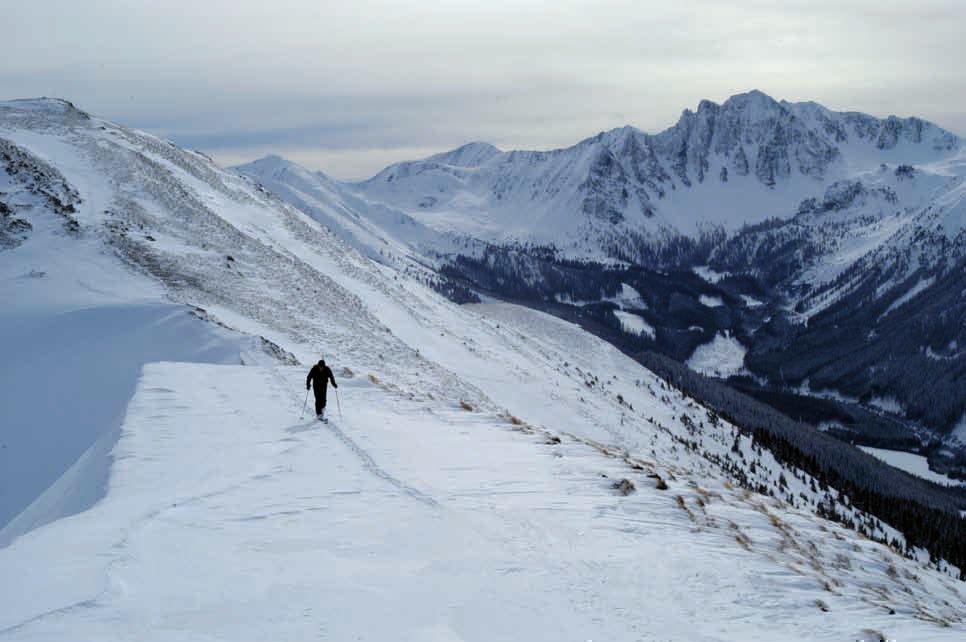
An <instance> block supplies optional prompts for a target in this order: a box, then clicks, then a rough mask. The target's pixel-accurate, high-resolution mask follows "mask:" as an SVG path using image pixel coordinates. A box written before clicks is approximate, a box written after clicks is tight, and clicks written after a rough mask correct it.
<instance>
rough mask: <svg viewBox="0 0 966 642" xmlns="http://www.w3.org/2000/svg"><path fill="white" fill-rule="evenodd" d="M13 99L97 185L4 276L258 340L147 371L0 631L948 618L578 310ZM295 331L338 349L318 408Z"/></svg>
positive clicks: (862, 622)
mask: <svg viewBox="0 0 966 642" xmlns="http://www.w3.org/2000/svg"><path fill="white" fill-rule="evenodd" d="M13 111H14V112H16V110H13ZM8 116H9V118H8V117H3V116H0V138H3V139H6V140H8V141H10V144H11V145H15V146H17V147H18V148H19V149H21V150H24V152H25V153H29V154H30V156H31V157H33V158H37V159H41V160H42V161H43V162H44V163H46V164H48V165H49V166H51V167H55V168H56V169H57V170H58V172H59V173H60V175H61V176H62V177H63V179H64V181H65V183H66V184H68V185H70V186H71V187H72V188H73V189H75V190H76V192H77V194H78V197H79V204H78V206H77V208H76V209H77V211H76V212H75V213H74V214H73V216H74V218H75V219H76V221H77V230H76V233H75V232H70V233H68V232H67V231H65V230H63V229H62V222H61V218H60V216H59V215H58V214H57V213H56V212H53V211H51V210H50V209H49V208H48V207H47V206H46V205H44V204H43V202H38V203H37V204H36V207H34V208H33V209H31V210H26V209H22V210H18V212H17V215H18V216H21V215H22V216H25V217H26V218H27V219H28V220H29V221H30V222H31V224H32V225H33V228H34V229H33V232H32V234H31V235H29V236H27V237H26V238H24V239H23V240H22V242H21V243H20V244H19V245H18V246H17V247H15V248H13V249H10V250H5V251H2V252H0V276H2V278H0V288H2V292H0V294H2V295H3V300H4V301H20V300H26V299H22V297H24V296H26V295H28V294H29V295H31V296H32V299H31V301H32V303H33V304H34V305H35V307H33V308H31V310H33V311H35V312H36V313H37V314H41V315H45V314H46V315H49V314H50V312H49V310H48V309H47V308H45V307H44V304H45V302H49V301H50V300H53V299H52V297H54V299H55V300H56V301H57V302H58V303H60V304H63V305H65V306H73V305H78V306H85V305H88V304H89V302H90V298H91V297H95V298H97V300H98V301H100V302H101V303H103V302H104V301H105V300H111V301H113V302H115V303H118V304H132V303H134V302H138V303H153V304H167V305H170V304H172V303H178V304H182V305H190V306H193V307H194V308H202V309H203V310H204V312H203V313H202V312H198V314H199V315H200V316H202V317H203V318H204V319H207V320H211V321H217V322H219V323H220V324H222V325H221V326H219V328H221V329H223V330H230V331H232V332H233V334H234V335H241V336H247V337H249V338H251V339H252V340H255V339H257V338H261V341H265V342H268V343H264V344H263V343H262V342H261V341H258V342H257V343H258V345H261V346H263V347H264V346H268V350H267V352H266V351H265V350H263V357H266V359H265V360H264V361H263V362H261V363H259V364H256V365H248V366H240V365H239V366H216V365H212V364H202V365H199V364H194V365H192V364H184V363H162V364H151V365H148V366H147V367H145V368H144V369H143V371H142V373H141V377H140V379H139V381H138V382H137V392H136V394H135V396H134V398H133V399H132V400H131V401H130V403H129V404H128V407H127V412H126V416H125V418H124V421H123V425H122V426H121V430H120V433H121V434H120V440H119V441H118V443H117V446H116V447H115V450H114V454H115V459H114V462H113V465H112V469H111V482H110V485H109V488H108V492H107V495H106V497H105V498H104V499H103V500H102V501H101V502H99V503H98V504H97V505H96V506H95V507H94V508H93V510H91V511H88V512H83V513H80V514H78V515H75V516H73V517H69V518H67V519H62V520H59V521H56V522H54V523H51V524H47V525H46V526H43V527H41V528H39V529H36V530H34V531H32V532H29V533H26V534H25V535H22V536H20V537H19V538H18V539H16V540H15V541H14V542H13V543H12V544H11V545H10V546H8V547H7V548H4V549H0V568H3V569H7V570H8V571H9V572H10V574H11V576H12V577H17V578H22V581H20V582H17V586H13V585H12V584H8V585H5V586H4V587H3V588H2V589H0V639H3V638H9V639H20V638H23V637H39V638H44V637H46V638H48V639H62V638H64V637H65V636H67V637H71V638H72V639H98V640H103V639H129V638H130V637H131V635H132V631H133V632H134V635H135V636H137V637H144V636H151V635H154V636H155V637H164V638H170V639H174V638H177V639H183V638H184V637H185V636H186V635H188V636H192V635H194V636H198V637H222V638H232V639H234V638H238V637H245V636H246V635H247V636H251V635H253V632H256V633H257V634H258V635H259V636H260V637H266V638H284V639H299V638H305V637H309V636H311V635H316V636H317V635H319V634H320V631H321V634H322V635H324V636H329V637H332V638H333V639H343V638H345V637H351V636H352V635H355V636H360V635H361V636H362V637H365V636H369V637H370V638H371V639H384V638H385V637H386V635H385V634H386V633H387V632H390V633H391V635H393V636H396V637H400V638H403V639H417V640H418V639H439V638H441V637H442V638H444V639H445V638H447V637H448V638H450V639H464V640H485V639H492V638H493V627H494V626H504V624H501V623H506V624H505V626H506V627H507V629H506V635H505V636H503V637H507V638H511V637H515V636H517V635H520V634H521V633H522V634H523V635H524V636H526V637H530V638H532V639H539V638H545V637H548V632H549V633H550V634H556V633H558V632H559V633H560V634H561V635H573V634H574V632H578V633H579V635H580V637H582V638H583V639H593V638H594V637H600V636H604V637H607V638H610V639H636V638H638V637H639V636H640V634H641V631H645V630H648V628H649V627H652V628H656V633H657V634H658V635H661V636H670V637H676V636H677V635H678V633H679V632H681V637H693V634H694V633H695V631H697V633H698V635H700V636H702V637H706V638H709V639H744V638H747V637H749V636H754V635H762V632H764V634H767V636H768V637H769V639H778V640H784V639H787V640H792V639H796V640H797V639H801V638H802V637H803V636H804V635H806V634H809V635H811V636H812V637H814V638H817V639H827V640H833V639H841V637H842V635H843V631H845V632H846V634H848V635H851V634H852V633H851V632H855V633H856V634H858V633H859V632H860V631H861V630H862V629H865V628H876V629H884V630H885V631H887V632H888V633H889V634H893V635H897V636H904V637H908V638H910V639H930V638H932V639H937V640H939V639H950V640H952V639H958V638H959V637H961V636H962V634H963V622H962V613H963V612H966V609H964V606H966V605H964V604H963V600H962V596H961V595H960V594H959V593H958V590H957V589H956V587H955V584H954V581H953V580H952V579H951V578H949V577H948V576H947V575H946V574H944V573H942V572H939V571H937V570H936V569H935V568H932V567H930V565H929V563H928V559H922V560H919V559H908V558H905V557H903V556H901V555H899V554H897V553H896V552H894V551H892V550H891V549H889V548H888V547H887V546H884V545H882V544H879V543H876V542H873V541H870V540H865V539H862V538H859V537H858V536H857V535H856V534H855V532H854V531H851V530H848V529H845V528H843V527H841V526H839V525H836V524H833V523H831V522H828V521H826V520H823V519H819V518H818V517H816V515H815V513H816V511H817V510H819V506H820V505H821V506H832V507H834V508H835V509H836V510H837V511H840V512H841V514H843V515H845V516H847V517H848V518H850V519H854V520H855V521H856V523H858V524H869V528H870V531H869V532H870V533H871V534H873V535H875V536H878V537H886V538H889V539H892V538H895V539H896V541H897V542H899V543H900V544H901V542H902V536H901V534H899V533H896V532H894V531H893V530H892V529H891V528H890V527H889V526H888V525H876V524H875V523H874V522H873V521H871V520H869V518H868V516H866V515H863V514H861V512H860V511H858V510H856V509H855V508H854V507H852V506H850V505H848V504H847V503H846V502H845V500H844V499H843V500H839V499H837V494H836V492H835V489H834V488H830V489H828V490H827V491H825V490H820V489H818V487H817V486H816V484H815V481H814V480H813V479H811V478H810V477H809V476H808V475H806V474H805V473H803V472H802V471H800V470H797V469H795V468H794V467H791V466H786V465H782V464H780V463H779V462H778V461H777V460H776V459H775V458H774V457H773V456H772V454H771V453H770V452H768V451H767V450H764V449H762V448H761V447H760V446H756V445H755V444H753V443H752V441H751V439H750V438H749V437H748V436H747V435H742V434H740V433H739V431H738V430H737V429H736V428H735V427H734V426H732V425H731V424H729V423H728V422H727V421H724V420H722V419H720V418H719V417H717V416H715V415H714V414H713V413H709V411H708V409H707V408H705V407H703V406H701V405H700V404H699V403H698V402H696V401H695V400H693V399H689V398H687V397H686V396H684V395H683V394H681V393H680V392H679V391H678V390H676V389H674V388H672V387H670V386H669V385H668V384H667V383H666V382H664V381H663V380H661V379H660V378H658V377H656V376H655V375H654V374H653V373H651V372H649V371H648V370H646V369H644V368H642V367H641V366H640V365H639V364H638V363H637V362H636V361H634V360H633V359H630V358H629V357H627V356H626V355H624V354H622V353H621V352H619V351H618V350H616V349H615V348H613V347H612V346H610V345H608V344H606V343H604V342H602V341H600V340H598V339H596V338H595V337H593V336H591V335H589V334H588V333H586V332H584V331H583V330H581V329H580V328H579V327H577V326H575V325H573V324H570V323H565V322H563V321H560V320H558V319H555V318H552V317H549V316H547V315H543V314H540V313H536V312H533V311H530V310H526V309H522V308H519V307H517V306H509V305H484V306H466V307H460V306H456V305H453V304H452V303H450V302H448V301H446V300H445V299H443V298H442V297H440V296H439V295H437V294H436V293H435V292H434V291H433V290H432V289H430V288H429V287H426V286H425V285H424V284H423V283H422V282H421V281H420V280H419V279H418V278H414V277H412V276H410V275H409V273H407V270H406V269H405V268H404V267H402V263H398V264H397V263H393V262H385V263H377V262H374V261H372V260H370V259H369V258H367V256H366V255H365V254H363V253H360V252H359V251H357V250H356V249H355V247H354V244H353V243H352V241H351V240H344V239H343V238H342V237H341V236H340V235H339V234H337V233H336V232H335V231H333V230H330V229H328V228H327V227H326V226H325V225H323V224H321V223H320V222H319V221H318V220H316V219H314V218H313V217H311V216H309V215H306V214H304V213H303V212H301V211H299V210H297V209H295V208H294V207H292V206H290V205H287V204H286V203H284V202H283V201H281V200H280V199H279V198H277V197H276V196H274V195H272V194H270V193H267V192H265V191H264V190H262V189H259V186H258V184H256V183H255V182H254V181H252V180H250V179H246V178H243V177H240V176H239V175H237V174H235V173H232V172H228V171H224V170H222V169H220V168H218V167H216V166H215V165H213V164H212V163H211V162H210V161H208V160H207V159H206V158H204V157H203V156H201V155H198V154H193V153H190V152H185V151H184V150H180V149H178V148H176V147H175V146H173V145H171V144H169V143H167V142H165V141H161V140H158V139H157V138H155V137H152V136H149V135H146V134H143V133H140V132H135V131H131V130H128V129H125V128H123V127H119V126H116V125H113V124H111V123H108V122H105V121H101V120H98V119H96V118H89V119H86V120H85V119H75V118H73V116H71V117H68V118H58V117H51V116H50V115H49V114H47V115H44V113H43V112H40V111H37V110H30V109H28V110H22V111H21V112H17V113H13V114H8ZM5 175H8V174H5ZM359 229H364V228H361V227H360V228H359ZM360 234H361V232H360ZM367 243H368V241H367ZM366 246H367V245H366V243H363V248H365V247H366ZM72 265H76V266H77V267H76V268H75V269H73V270H72V269H70V267H71V266H72ZM41 273H44V274H47V275H49V277H34V276H31V277H29V278H24V275H25V274H41ZM47 278H49V279H50V281H47V280H45V279H47ZM55 279H56V283H57V284H58V285H59V286H63V287H58V288H50V287H48V284H49V283H50V282H53V281H54V280H55ZM622 295H627V296H628V297H632V296H633V292H629V291H625V290H622ZM69 296H76V297H77V298H76V299H69V298H68V297H69ZM271 346H275V348H277V350H272V349H271ZM268 353H271V354H268ZM285 353H291V354H293V355H294V356H295V357H296V358H297V359H298V360H300V361H302V362H304V363H308V362H312V361H314V360H315V359H317V358H318V357H319V355H320V353H322V354H324V356H325V357H326V358H327V359H328V360H329V361H330V362H331V363H332V364H333V365H334V366H335V370H336V377H337V379H338V381H339V382H340V391H339V392H340V393H341V397H336V398H335V401H336V404H337V405H336V406H335V408H333V407H332V406H331V401H330V408H329V416H330V418H332V419H333V424H332V426H331V427H330V428H329V429H328V430H326V431H323V430H317V429H316V427H317V426H318V424H316V423H310V422H304V421H303V422H300V421H299V420H298V413H299V411H300V409H301V408H302V404H303V403H304V402H303V398H304V397H303V395H304V394H305V392H304V391H303V389H302V387H303V384H304V372H305V368H290V367H287V366H283V365H280V364H279V363H278V359H275V360H274V361H275V362H274V363H273V362H272V361H270V360H268V359H267V357H271V356H272V355H275V356H279V355H284V354H285ZM239 361H242V359H239ZM246 363H248V362H247V361H246ZM330 395H331V391H330ZM27 401H28V402H29V401H30V399H27ZM340 407H341V409H342V411H344V417H343V416H341V415H340V414H339V412H338V409H339V408H340ZM60 427H62V426H59V425H53V426H51V425H41V426H36V427H35V428H37V429H39V430H42V429H47V430H50V429H57V428H60ZM8 450H9V449H8ZM10 455H11V456H16V453H10ZM5 456H7V455H5ZM739 479H742V480H744V481H746V482H748V483H749V484H750V485H754V486H755V487H756V488H767V489H770V491H771V492H774V493H775V495H776V497H773V498H770V497H766V496H764V495H759V494H757V493H754V492H751V491H750V490H745V489H743V488H740V487H738V486H737V482H738V480H739ZM625 482H626V483H625ZM625 493H626V494H625ZM736 566H737V567H738V568H740V569H741V571H740V574H739V575H738V576H737V577H736V575H735V571H734V569H735V567H736ZM655 568H656V569H659V572H654V569H655ZM228 587H230V588H228ZM602 587H603V588H602ZM615 587H616V588H615ZM226 588H228V590H226ZM357 589H358V590H357ZM319 595H323V596H327V597H329V598H330V599H326V600H322V601H321V604H323V606H319V604H320V600H319V599H318V596H319ZM642 595H643V596H644V599H642ZM185 596H190V597H191V599H190V600H188V601H185ZM387 596H388V597H387ZM400 600H402V602H400ZM189 602H190V603H189ZM695 604H702V605H704V607H703V608H704V610H703V611H702V613H701V617H696V615H695V611H694V606H693V605H695ZM199 606H200V608H199ZM889 609H892V610H893V611H895V613H896V614H895V615H885V614H886V613H888V610H889ZM602 613H606V614H609V615H608V616H607V617H603V618H602V617H601V614H602ZM736 613H740V615H741V617H739V618H736V617H735V614H736ZM213 614H214V615H213ZM937 623H944V624H946V625H948V628H941V627H939V626H937ZM389 629H391V631H390V630H389ZM551 637H560V636H559V635H551Z"/></svg>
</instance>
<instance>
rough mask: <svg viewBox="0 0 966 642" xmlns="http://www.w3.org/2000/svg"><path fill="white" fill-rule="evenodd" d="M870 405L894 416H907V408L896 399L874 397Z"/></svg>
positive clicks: (870, 400)
mask: <svg viewBox="0 0 966 642" xmlns="http://www.w3.org/2000/svg"><path fill="white" fill-rule="evenodd" d="M869 405H870V406H875V407H876V408H878V409H879V410H884V411H886V412H891V413H892V414H894V415H904V414H906V410H905V408H903V407H902V404H901V403H899V401H898V400H897V399H896V398H895V397H872V398H871V399H869Z"/></svg>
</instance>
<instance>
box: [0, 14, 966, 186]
mask: <svg viewBox="0 0 966 642" xmlns="http://www.w3.org/2000/svg"><path fill="white" fill-rule="evenodd" d="M5 4H6V3H5ZM2 15H3V22H4V30H3V31H4V51H5V55H4V56H3V57H0V98H2V99H12V98H26V97H35V96H54V97H60V98H66V99H68V100H70V101H72V102H73V103H75V104H76V105H77V106H78V107H80V108H82V109H84V110H86V111H89V112H91V113H94V114H96V115H98V116H101V117H104V118H107V119H109V120H112V121H115V122H117V123H120V124H123V125H127V126H131V127H136V128H138V129H144V130H147V131H150V132H152V133H155V134H158V135H160V136H163V137H165V138H169V139H171V140H173V141H174V142H176V143H178V144H180V145H182V146H185V147H189V148H193V149H199V150H201V151H204V152H206V153H208V154H210V155H212V156H213V157H214V158H215V159H216V160H217V161H218V162H220V163H222V164H224V165H230V164H236V163H242V162H246V161H250V160H254V159H256V158H259V157H261V156H264V155H266V154H271V153H273V154H279V155H281V156H285V157H287V158H290V159H291V160H294V161H296V162H299V163H302V164H303V165H305V166H307V167H310V168H312V169H317V170H322V171H324V172H326V173H328V174H330V175H332V176H334V177H336V178H340V179H360V178H365V177H368V176H371V175H373V174H375V173H376V172H377V171H378V170H380V169H382V168H383V167H385V166H386V165H388V164H390V163H393V162H397V161H400V160H406V159H412V158H421V157H424V156H427V155H429V154H432V153H436V152H439V151H443V150H446V149H451V148H454V147H457V146H459V145H461V144H463V143H466V142H469V141H476V140H480V141H486V142H490V143H493V144H495V145H497V146H498V147H500V148H502V149H552V148H556V147H565V146H569V145H572V144H574V143H576V142H578V141H579V140H581V139H583V138H586V137H588V136H592V135H594V134H596V133H597V132H599V131H603V130H606V129H611V128H614V127H620V126H623V125H633V126H635V127H638V128H640V129H643V130H644V131H648V132H657V131H660V130H663V129H665V128H667V127H669V126H671V125H673V124H674V123H675V122H676V121H677V119H678V117H679V116H680V114H681V111H682V110H683V109H685V108H691V109H694V108H696V106H697V104H698V102H699V101H700V100H701V99H703V98H708V99H711V100H714V101H715V102H723V101H724V100H725V99H727V98H728V97H729V96H731V95H733V94H736V93H741V92H744V91H748V90H750V89H760V90H762V91H764V92H765V93H768V94H769V95H771V96H773V97H774V98H776V99H786V100H790V101H798V100H815V101H817V102H820V103H822V104H823V105H825V106H827V107H829V108H831V109H836V110H850V111H862V112H866V113H870V114H873V115H876V116H887V115H890V114H896V115H899V116H913V115H915V116H919V117H922V118H926V119H928V120H932V121H934V122H936V123H937V124H939V125H941V126H943V127H945V128H947V129H949V130H951V131H953V132H954V133H957V134H960V135H963V134H966V74H963V73H962V72H961V66H960V65H961V63H962V61H963V60H966V38H963V37H962V29H963V25H964V24H966V1H964V0H917V2H908V1H907V0H905V1H902V2H894V1H892V0H808V1H804V0H782V1H781V2H774V0H767V1H765V0H741V1H735V2H724V1H721V0H714V1H711V0H677V1H675V2H668V1H667V0H660V1H651V0H597V1H594V2H590V1H572V0H555V1H553V2H550V1H546V0H515V1H504V0H488V1H487V2H480V0H472V1H464V0H440V1H438V2H427V1H426V0H419V1H410V0H395V1H389V0H345V1H344V0H274V1H273V2H265V1H264V0H192V1H185V0H84V2H78V1H77V0H34V1H33V2H30V3H25V2H18V3H16V4H15V5H14V6H13V7H10V6H7V7H5V8H3V12H2Z"/></svg>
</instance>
